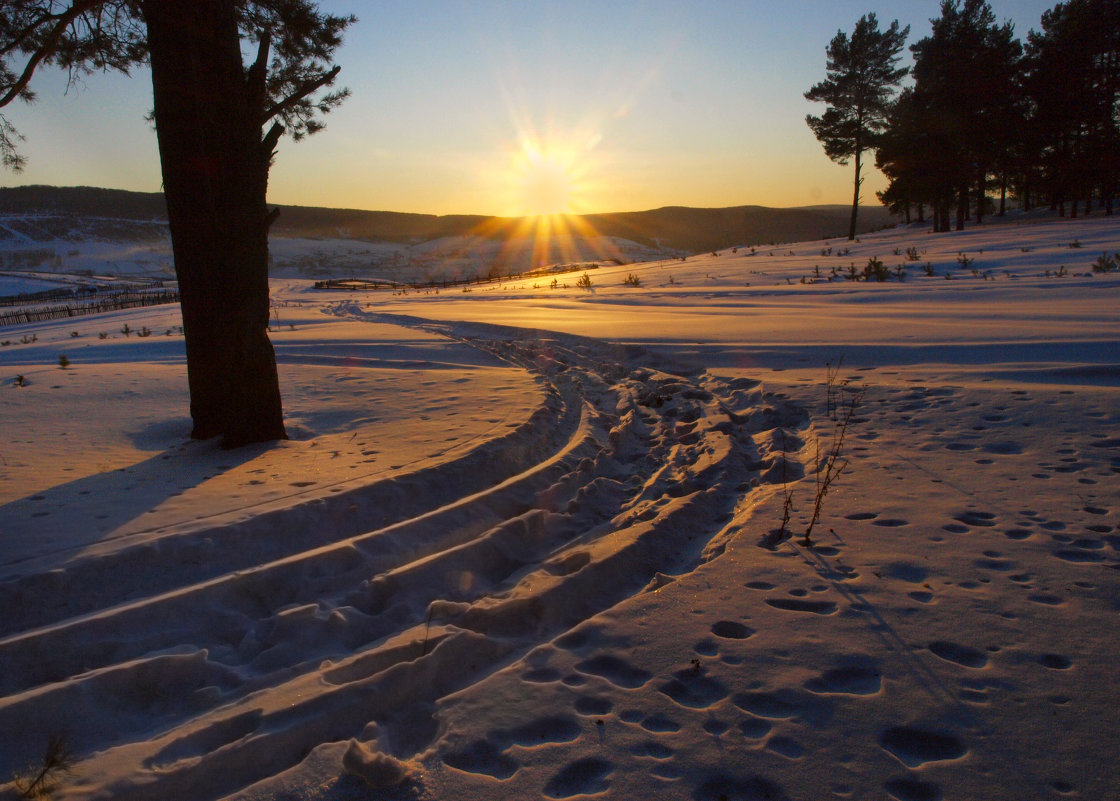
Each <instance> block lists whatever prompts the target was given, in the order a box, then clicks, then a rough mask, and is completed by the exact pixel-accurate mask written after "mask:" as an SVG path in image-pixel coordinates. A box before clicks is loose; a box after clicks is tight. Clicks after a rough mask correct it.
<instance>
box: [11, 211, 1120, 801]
mask: <svg viewBox="0 0 1120 801" xmlns="http://www.w3.org/2000/svg"><path fill="white" fill-rule="evenodd" d="M309 247H310V246H309ZM849 247H850V253H848V254H847V255H845V256H842V257H841V256H838V255H836V251H839V250H841V249H844V248H849ZM911 247H913V248H916V249H917V251H918V253H919V260H918V261H916V262H911V261H909V260H908V258H907V256H906V255H905V252H906V250H907V249H908V248H911ZM829 248H831V249H832V252H831V254H829V255H822V254H827V253H828V250H829ZM1117 250H1120V221H1114V220H1112V219H1108V218H1103V217H1096V218H1090V219H1079V220H1059V219H1053V218H1043V219H1025V218H1022V217H1015V216H1012V217H1011V218H1010V219H1009V221H1007V222H1002V223H1000V224H986V225H983V226H980V227H976V228H970V229H969V230H967V231H964V232H960V233H950V234H938V235H933V234H930V233H929V232H928V231H927V230H926V229H924V228H922V227H920V226H912V227H910V228H898V229H892V230H889V231H884V232H880V233H876V234H871V235H866V236H863V237H861V240H860V241H859V242H857V243H851V244H849V243H847V242H844V241H839V240H837V241H832V242H827V243H826V242H809V243H794V244H783V245H777V246H775V247H774V248H773V249H770V248H759V249H756V250H755V251H754V252H753V253H752V251H751V249H750V248H738V249H736V250H735V251H734V252H733V251H732V250H726V251H723V252H721V253H720V254H718V255H711V254H709V255H704V256H694V257H690V258H688V259H687V260H684V261H681V260H679V259H667V260H660V261H657V260H655V261H650V262H646V263H641V264H630V265H626V266H623V267H617V268H616V267H600V268H598V269H595V270H591V271H589V273H588V274H589V276H590V277H591V279H592V286H591V288H590V289H588V290H584V289H579V288H577V287H576V284H575V281H576V278H577V277H578V275H577V274H569V275H566V276H562V277H561V278H560V283H561V284H566V286H564V285H562V286H559V287H557V288H552V287H551V286H550V284H551V281H544V280H542V279H537V280H536V282H535V284H534V281H533V280H532V279H526V280H523V281H515V282H506V283H504V284H501V285H498V284H495V285H487V286H477V287H474V288H473V289H472V291H470V292H463V291H461V290H444V291H440V292H435V291H432V292H419V293H418V292H414V291H410V292H407V293H404V294H401V293H399V292H393V291H390V290H383V291H380V292H357V293H355V292H324V291H316V290H314V289H313V288H312V286H311V284H312V281H311V280H310V279H303V278H298V277H294V276H291V277H286V278H285V277H278V278H274V280H273V285H272V292H273V298H274V301H275V303H276V309H275V312H276V317H275V318H274V326H273V327H274V332H273V334H272V338H273V341H274V343H275V345H276V350H277V355H278V361H279V365H280V375H281V382H282V392H283V395H284V399H285V411H286V418H287V423H288V429H289V433H290V435H291V439H290V440H288V441H285V442H281V443H275V444H272V445H262V446H256V447H251V448H245V449H241V450H238V451H232V452H223V451H221V450H219V449H218V448H217V446H216V445H215V444H214V443H212V442H193V441H190V440H189V439H188V434H189V429H190V422H189V415H188V409H187V398H186V377H185V369H184V368H185V362H184V355H183V345H182V337H181V335H180V334H179V331H178V328H177V326H178V325H179V323H180V321H179V317H178V309H177V307H174V306H166V307H151V308H146V309H137V310H128V311H121V312H114V313H111V314H102V315H94V316H89V317H82V318H74V319H72V320H64V321H60V322H55V323H50V324H46V323H43V324H34V325H24V326H18V327H13V328H7V329H3V330H2V331H0V340H3V341H7V342H9V343H10V344H8V345H5V346H3V347H2V348H0V381H2V382H3V384H2V386H0V425H2V427H3V430H4V432H5V437H4V444H3V445H0V599H2V604H3V608H4V609H5V612H6V614H5V615H4V617H3V619H2V621H0V664H2V665H3V666H4V669H3V670H2V671H0V695H2V697H0V778H7V777H8V776H11V775H13V774H14V773H15V772H18V771H22V770H24V769H25V768H26V767H27V765H28V764H30V763H33V762H34V761H35V760H36V759H38V758H39V757H40V756H41V754H42V752H43V750H44V748H45V745H46V742H47V739H48V737H49V736H50V735H51V734H55V733H59V732H66V733H67V735H68V742H69V744H70V747H71V749H72V751H73V752H74V755H75V758H76V764H75V765H74V771H73V773H72V774H70V775H68V776H66V777H65V778H64V782H63V786H62V788H61V789H60V790H59V791H58V792H57V794H56V795H57V797H59V798H75V799H76V798H83V799H85V798H94V799H98V798H104V799H108V798H113V799H163V798H191V799H227V798H228V799H235V798H236V799H274V798H275V799H296V798H298V799H322V800H323V801H327V800H328V799H331V800H333V799H356V798H377V799H446V798H455V799H468V800H470V799H492V798H508V799H521V798H537V797H547V798H571V797H579V796H602V797H610V798H654V797H656V798H666V799H713V801H714V800H715V799H719V798H721V797H726V798H728V799H761V798H771V799H782V798H788V799H827V798H836V799H857V798H859V799H862V798H893V799H899V800H900V801H917V800H918V799H939V798H984V799H1022V798H1032V799H1046V798H1053V799H1070V798H1084V799H1098V798H1100V799H1104V798H1112V797H1120V779H1118V777H1117V773H1116V769H1115V764H1114V762H1115V753H1114V745H1115V737H1114V736H1113V734H1112V733H1113V732H1114V731H1115V730H1116V729H1117V727H1118V725H1120V689H1118V687H1117V682H1116V677H1117V673H1116V667H1115V653H1116V652H1117V649H1118V640H1120V636H1118V631H1120V628H1118V625H1117V624H1118V622H1120V621H1118V618H1117V616H1118V613H1120V314H1117V309H1120V275H1117V274H1116V273H1112V274H1107V275H1106V274H1096V273H1093V272H1092V271H1091V265H1092V263H1093V262H1094V261H1095V260H1096V258H1097V256H1099V255H1100V254H1101V253H1102V252H1110V253H1111V252H1115V251H1117ZM309 252H310V251H309ZM960 254H964V256H965V258H970V259H974V260H975V261H974V262H973V263H971V264H970V265H969V266H967V267H962V266H961V264H960V262H959V259H960V258H961V256H960ZM872 257H877V258H880V259H882V260H883V261H884V263H885V264H887V266H889V267H891V268H892V269H893V268H894V267H895V266H897V265H899V264H903V265H905V266H906V267H907V277H906V280H905V281H904V282H898V281H894V280H892V281H889V282H885V283H874V282H872V283H865V282H858V283H857V282H851V281H845V280H843V279H842V278H837V279H834V280H832V281H828V280H826V279H827V276H828V275H830V274H831V271H832V269H831V268H832V267H833V266H834V265H835V266H836V267H837V268H839V269H840V270H846V269H847V267H848V265H849V264H855V266H856V267H857V268H858V269H862V267H863V265H865V264H866V263H867V261H868V259H870V258H872ZM927 262H928V263H929V264H931V265H932V269H933V271H934V273H935V275H933V276H927V275H925V271H924V269H923V265H925V264H926V263H927ZM817 266H819V267H820V274H821V276H822V277H821V279H820V280H815V276H816V274H817V273H816V271H815V269H814V268H815V267H817ZM1063 268H1064V269H1063ZM416 269H417V270H419V269H421V267H420V266H419V265H416ZM423 269H427V267H424V268H423ZM973 270H975V271H976V272H975V274H974V273H973ZM631 273H632V274H634V275H635V276H637V277H638V278H640V286H638V287H634V286H630V285H627V284H624V279H625V278H626V277H627V275H629V274H631ZM946 275H951V276H952V278H949V279H947V278H946ZM802 278H804V279H805V281H806V283H802V282H801V279H802ZM814 281H815V282H814ZM126 323H127V325H128V326H129V334H128V335H126V334H125V333H124V330H123V328H124V325H125V324H126ZM145 328H146V329H148V330H149V331H150V335H149V336H145V337H138V336H137V335H136V333H135V332H137V331H141V330H143V329H145ZM74 334H76V336H75V335H74ZM101 334H104V337H103V338H102V336H101ZM24 339H27V340H28V341H27V342H26V343H24V341H23V340H24ZM32 339H33V341H31V340H32ZM60 354H65V355H66V356H67V358H68V359H69V366H68V367H66V368H65V369H63V368H62V367H60V366H59V361H58V356H59V355H60ZM830 373H833V374H834V375H835V382H834V383H835V385H836V386H838V387H841V388H842V391H841V393H840V394H841V396H842V397H843V398H846V399H850V398H853V397H855V396H856V395H857V393H862V401H861V404H860V406H859V407H858V408H857V410H856V413H855V415H854V418H853V420H852V422H851V424H850V426H849V429H848V431H847V433H846V438H845V446H844V449H843V457H844V458H845V459H847V460H848V462H849V463H848V466H847V468H846V469H845V470H844V472H843V473H842V474H841V475H840V477H839V478H838V479H837V480H836V483H835V484H833V485H832V487H831V489H830V491H829V493H828V495H827V496H826V497H825V498H824V500H823V504H822V510H823V512H822V517H821V520H820V522H819V523H818V524H817V526H816V528H815V529H814V534H813V541H814V544H813V546H812V547H809V546H806V545H804V544H803V543H802V542H801V534H802V533H803V532H804V530H805V527H806V525H807V523H808V520H809V516H810V514H811V512H812V508H813V500H814V487H815V483H816V479H817V473H816V470H815V464H816V463H817V461H818V455H819V454H820V453H825V452H827V450H828V446H829V444H830V443H831V442H832V441H833V438H834V437H835V436H836V432H837V423H836V422H834V421H833V419H832V415H830V414H829V409H828V404H827V402H826V399H827V396H828V392H827V390H826V386H825V385H826V383H827V377H828V375H829V374H830ZM16 376H23V382H22V383H23V384H24V385H23V386H18V385H17V383H16V381H15V380H14V379H15V378H16ZM787 493H792V494H791V495H790V496H789V497H790V498H791V499H792V509H791V511H790V523H789V526H788V529H789V531H790V532H791V533H792V535H793V536H790V537H788V538H784V539H783V538H781V537H779V536H776V535H775V532H776V531H778V530H779V529H780V528H781V521H782V517H783V506H784V501H785V498H786V496H787ZM774 539H778V540H780V541H779V542H778V543H777V545H776V546H774V547H773V548H764V547H761V543H764V542H765V541H767V540H770V541H773V540H774ZM0 792H2V791H0Z"/></svg>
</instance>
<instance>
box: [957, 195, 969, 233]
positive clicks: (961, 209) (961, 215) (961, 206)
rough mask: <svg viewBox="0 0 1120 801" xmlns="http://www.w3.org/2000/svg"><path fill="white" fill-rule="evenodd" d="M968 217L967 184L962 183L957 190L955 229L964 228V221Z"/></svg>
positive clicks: (961, 229)
mask: <svg viewBox="0 0 1120 801" xmlns="http://www.w3.org/2000/svg"><path fill="white" fill-rule="evenodd" d="M967 217H968V184H962V185H961V188H960V190H959V191H958V192H957V230H958V231H963V230H964V221H965V219H966V218H967Z"/></svg>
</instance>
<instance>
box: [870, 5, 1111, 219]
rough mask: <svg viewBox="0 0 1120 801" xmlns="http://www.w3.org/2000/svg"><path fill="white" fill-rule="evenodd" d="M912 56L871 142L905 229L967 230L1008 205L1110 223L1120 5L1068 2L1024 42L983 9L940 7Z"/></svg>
mask: <svg viewBox="0 0 1120 801" xmlns="http://www.w3.org/2000/svg"><path fill="white" fill-rule="evenodd" d="M931 22H932V31H931V32H930V34H929V35H928V36H927V37H925V38H924V39H922V40H920V41H918V42H916V43H915V44H913V45H911V46H910V51H911V53H912V54H913V57H914V64H913V67H912V69H911V76H912V79H913V80H912V83H911V85H909V86H908V87H907V88H905V89H903V90H902V91H901V93H900V94H899V95H898V96H897V98H896V99H895V101H894V102H893V104H892V105H891V108H890V111H889V113H888V116H887V120H886V126H885V129H884V130H883V131H882V133H881V134H879V136H878V138H877V140H876V142H875V147H874V150H875V155H876V166H878V168H879V169H880V170H881V171H882V172H883V174H884V175H885V176H886V177H887V178H888V179H889V181H890V184H889V186H888V187H887V189H886V190H884V191H882V192H880V193H878V194H879V199H880V200H881V201H882V202H883V204H884V205H886V206H887V207H888V208H889V209H890V210H891V211H893V212H895V213H897V214H900V215H902V216H903V217H904V218H905V219H906V221H907V222H910V221H911V220H917V221H919V222H924V221H925V220H926V215H927V214H928V215H929V216H930V217H932V222H933V225H934V230H936V231H947V230H949V229H950V228H952V227H953V226H954V224H955V227H956V228H957V229H958V230H959V229H961V228H963V227H964V224H965V222H966V220H968V219H975V220H976V221H978V222H979V221H980V220H981V219H982V217H983V215H985V214H987V213H998V214H1003V213H1004V211H1005V210H1006V208H1007V204H1008V199H1009V198H1013V199H1014V200H1016V201H1017V202H1018V203H1019V204H1020V205H1021V207H1022V208H1024V209H1027V210H1029V209H1031V208H1032V207H1034V206H1037V205H1048V206H1049V207H1050V208H1052V209H1055V210H1057V211H1058V212H1059V213H1060V214H1061V215H1063V216H1065V215H1067V214H1068V215H1069V216H1077V215H1078V214H1079V213H1089V212H1091V211H1092V210H1093V209H1094V208H1101V207H1103V209H1104V211H1105V213H1106V214H1112V212H1113V207H1114V204H1115V200H1116V194H1117V189H1118V178H1120V2H1117V0H1069V1H1068V2H1064V3H1059V4H1058V5H1056V6H1055V7H1054V8H1052V9H1051V10H1050V11H1047V12H1046V13H1045V14H1043V16H1042V20H1041V29H1040V30H1031V31H1030V32H1029V34H1028V35H1027V38H1026V43H1025V44H1024V43H1023V42H1021V41H1020V40H1019V39H1017V38H1016V37H1015V35H1014V29H1013V26H1012V24H1011V23H1010V22H1006V23H1004V24H997V23H996V21H995V15H994V14H993V12H992V9H991V7H990V6H989V5H988V4H987V3H986V2H982V1H981V0H964V1H963V2H958V0H943V2H942V3H941V16H940V17H938V18H936V19H934V20H931Z"/></svg>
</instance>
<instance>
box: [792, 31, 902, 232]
mask: <svg viewBox="0 0 1120 801" xmlns="http://www.w3.org/2000/svg"><path fill="white" fill-rule="evenodd" d="M909 33H910V27H909V26H907V27H905V28H902V29H899V27H898V20H895V21H894V22H892V23H891V25H890V27H889V28H888V29H887V30H886V31H880V30H879V22H878V20H877V19H876V18H875V15H874V14H866V15H864V16H862V17H860V19H859V21H858V22H857V23H856V26H855V29H854V30H853V31H852V35H851V38H850V39H849V37H848V35H847V34H846V33H844V32H843V31H837V32H836V36H835V37H833V39H832V41H831V42H830V43H829V45H828V48H827V50H826V51H825V53H826V55H827V61H826V64H825V75H826V77H825V80H824V81H822V82H821V83H818V84H816V85H815V86H813V88H811V89H810V90H809V91H807V92H806V93H805V99H806V100H811V101H814V102H822V103H827V104H828V108H827V109H826V110H825V112H824V114H823V115H822V116H820V117H814V116H813V115H811V114H810V115H807V116H806V117H805V122H806V123H808V125H809V127H810V128H811V129H812V131H813V134H814V135H815V136H816V137H817V139H818V140H819V141H820V142H821V143H822V144H823V145H824V152H825V154H826V155H827V156H828V157H829V158H830V159H832V160H833V161H835V162H837V163H838V164H844V165H846V164H847V163H848V161H849V160H853V161H854V162H855V189H854V193H853V198H852V217H851V224H850V225H849V227H848V239H855V236H856V222H857V217H858V215H859V198H860V187H861V186H862V185H863V176H862V175H861V170H862V158H863V153H864V152H865V151H867V150H869V149H871V148H872V147H874V145H875V141H876V138H877V137H878V135H879V134H880V133H881V132H882V131H883V130H884V128H885V127H886V118H887V113H888V111H889V109H890V106H891V99H892V97H893V94H894V90H895V88H896V87H897V86H898V84H899V82H900V81H901V80H902V79H903V77H905V76H906V73H907V71H908V70H907V68H906V67H898V66H897V64H898V60H899V53H900V52H901V50H902V48H903V46H904V45H905V43H906V37H907V35H908V34H909Z"/></svg>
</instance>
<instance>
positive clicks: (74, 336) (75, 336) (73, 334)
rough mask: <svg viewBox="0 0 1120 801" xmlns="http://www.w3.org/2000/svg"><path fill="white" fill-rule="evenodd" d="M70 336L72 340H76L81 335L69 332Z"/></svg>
mask: <svg viewBox="0 0 1120 801" xmlns="http://www.w3.org/2000/svg"><path fill="white" fill-rule="evenodd" d="M70 336H71V337H72V338H73V339H77V338H78V337H80V336H81V334H79V333H78V332H77V331H71V332H70Z"/></svg>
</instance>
